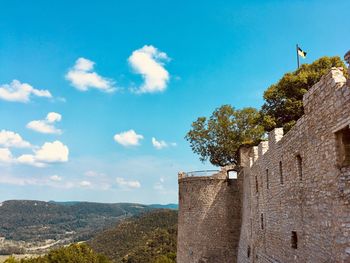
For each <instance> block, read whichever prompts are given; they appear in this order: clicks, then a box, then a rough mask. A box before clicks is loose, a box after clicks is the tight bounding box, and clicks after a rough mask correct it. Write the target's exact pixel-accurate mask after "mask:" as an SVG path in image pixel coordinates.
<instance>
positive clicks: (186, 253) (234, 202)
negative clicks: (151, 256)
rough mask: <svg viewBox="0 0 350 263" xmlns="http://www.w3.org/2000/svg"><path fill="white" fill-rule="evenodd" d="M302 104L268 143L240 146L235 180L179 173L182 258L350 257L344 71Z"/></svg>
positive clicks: (349, 93)
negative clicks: (292, 119) (298, 114)
mask: <svg viewBox="0 0 350 263" xmlns="http://www.w3.org/2000/svg"><path fill="white" fill-rule="evenodd" d="M345 59H346V60H347V61H348V62H350V52H349V53H347V55H346V57H345ZM303 103H304V109H305V114H304V116H303V117H302V118H300V119H299V120H298V122H297V124H296V125H295V126H294V127H293V128H292V129H291V130H290V131H289V132H288V133H287V134H285V135H284V136H283V131H282V130H281V129H275V130H274V131H272V132H271V133H270V134H269V141H268V142H263V143H262V144H260V145H259V147H254V148H252V149H247V148H242V150H241V153H240V159H241V163H240V167H241V169H240V171H239V174H238V179H237V180H227V179H224V178H223V177H222V176H221V177H216V178H215V177H214V176H213V177H191V178H186V177H179V205H180V206H179V235H178V258H177V260H178V261H177V262H178V263H199V262H210V263H212V262H218V263H219V262H220V263H226V262H227V263H229V262H240V263H241V262H242V263H243V262H256V263H257V262H264V263H267V262H270V263H271V262H276V263H277V262H280V263H281V262H315V263H316V262H350V204H349V203H350V166H349V165H348V164H347V162H346V160H347V158H348V157H349V156H345V157H344V156H342V155H344V154H346V152H345V153H344V151H347V150H346V149H349V145H348V144H347V145H345V146H344V145H343V146H342V145H341V143H345V144H346V143H347V141H345V139H344V138H348V137H347V136H348V135H344V134H342V133H344V132H345V133H347V132H348V131H349V125H350V87H349V84H346V80H345V78H344V75H343V71H342V70H341V69H338V68H333V69H332V70H331V71H330V72H329V73H328V74H326V75H325V76H323V77H322V78H321V80H320V81H319V82H318V83H317V84H315V85H314V86H313V87H312V88H311V89H310V90H309V91H308V93H306V94H305V95H304V99H303ZM342 138H343V139H342ZM346 140H348V139H346ZM344 149H345V150H344ZM342 160H343V161H342ZM344 160H345V162H344ZM219 178H220V179H219Z"/></svg>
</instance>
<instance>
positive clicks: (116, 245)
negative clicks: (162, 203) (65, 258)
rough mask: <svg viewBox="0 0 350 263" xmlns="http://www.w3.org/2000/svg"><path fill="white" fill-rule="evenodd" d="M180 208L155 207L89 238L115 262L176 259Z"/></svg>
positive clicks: (140, 262) (98, 249)
mask: <svg viewBox="0 0 350 263" xmlns="http://www.w3.org/2000/svg"><path fill="white" fill-rule="evenodd" d="M176 238H177V211H174V210H166V209H161V210H155V211H151V212H148V213H145V214H141V215H139V216H136V217H133V218H130V219H127V220H124V221H123V222H121V223H120V224H118V225H116V226H115V227H113V228H110V229H108V230H106V231H104V232H102V233H100V234H98V235H97V236H96V237H95V238H93V239H92V240H91V241H89V242H88V243H89V245H90V246H91V247H92V248H93V249H94V251H96V252H98V253H101V254H103V255H105V256H107V257H108V258H109V259H110V260H112V261H113V262H115V263H121V262H123V263H154V262H168V263H171V262H176V261H175V255H176Z"/></svg>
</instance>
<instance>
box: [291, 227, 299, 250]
mask: <svg viewBox="0 0 350 263" xmlns="http://www.w3.org/2000/svg"><path fill="white" fill-rule="evenodd" d="M292 248H294V249H297V248H298V235H297V232H296V231H292Z"/></svg>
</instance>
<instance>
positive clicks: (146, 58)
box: [128, 45, 169, 93]
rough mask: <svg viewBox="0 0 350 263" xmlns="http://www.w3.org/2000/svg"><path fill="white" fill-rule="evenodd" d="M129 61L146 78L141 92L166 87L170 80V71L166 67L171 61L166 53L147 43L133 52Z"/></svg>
mask: <svg viewBox="0 0 350 263" xmlns="http://www.w3.org/2000/svg"><path fill="white" fill-rule="evenodd" d="M128 61H129V64H130V66H131V67H132V69H133V70H134V71H135V72H136V73H138V74H141V75H142V78H143V80H144V83H143V84H142V85H141V86H140V88H139V90H138V92H139V93H154V92H161V91H164V90H165V89H166V87H167V84H168V81H169V72H168V71H167V70H166V69H165V68H164V64H165V62H167V61H169V57H168V55H167V54H166V53H164V52H160V51H159V50H158V49H157V48H155V47H154V46H147V45H146V46H144V47H143V48H140V49H137V50H135V51H134V52H132V54H131V56H130V57H129V59H128Z"/></svg>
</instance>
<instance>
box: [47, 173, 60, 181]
mask: <svg viewBox="0 0 350 263" xmlns="http://www.w3.org/2000/svg"><path fill="white" fill-rule="evenodd" d="M50 180H51V181H54V182H60V181H62V177H61V176H58V175H56V174H55V175H52V176H50Z"/></svg>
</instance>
